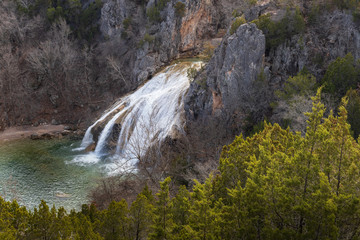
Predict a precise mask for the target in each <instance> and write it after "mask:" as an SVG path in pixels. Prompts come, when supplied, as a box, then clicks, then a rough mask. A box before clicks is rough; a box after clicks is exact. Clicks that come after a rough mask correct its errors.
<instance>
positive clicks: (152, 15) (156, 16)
mask: <svg viewBox="0 0 360 240" xmlns="http://www.w3.org/2000/svg"><path fill="white" fill-rule="evenodd" d="M146 15H147V16H148V18H149V20H150V21H151V22H160V21H161V17H160V11H159V9H158V8H157V7H156V6H151V7H149V8H148V9H147V11H146Z"/></svg>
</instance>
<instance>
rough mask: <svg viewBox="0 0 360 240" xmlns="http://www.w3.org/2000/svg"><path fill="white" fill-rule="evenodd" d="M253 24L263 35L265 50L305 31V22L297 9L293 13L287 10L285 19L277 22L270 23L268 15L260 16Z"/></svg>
mask: <svg viewBox="0 0 360 240" xmlns="http://www.w3.org/2000/svg"><path fill="white" fill-rule="evenodd" d="M253 22H254V23H255V24H256V25H257V27H258V28H259V29H261V30H262V31H263V33H264V34H265V38H266V49H267V50H270V49H271V48H274V47H277V46H278V45H280V44H282V43H283V42H285V40H286V39H289V38H291V37H292V36H294V35H296V34H301V33H302V32H304V30H305V20H304V17H303V16H302V14H301V12H300V9H299V8H296V10H295V11H294V12H291V11H290V10H287V12H286V15H285V17H284V18H282V19H281V20H280V21H279V22H274V21H272V20H271V19H270V15H262V16H260V17H259V18H258V19H256V20H254V21H253Z"/></svg>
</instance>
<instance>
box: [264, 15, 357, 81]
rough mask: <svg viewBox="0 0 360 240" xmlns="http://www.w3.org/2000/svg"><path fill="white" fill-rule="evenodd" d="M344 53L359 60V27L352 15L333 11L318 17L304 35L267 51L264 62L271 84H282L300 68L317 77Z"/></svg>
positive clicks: (294, 37)
mask: <svg viewBox="0 0 360 240" xmlns="http://www.w3.org/2000/svg"><path fill="white" fill-rule="evenodd" d="M347 53H352V55H353V56H354V57H355V58H356V59H359V57H360V31H359V27H358V26H357V24H356V23H354V21H353V16H352V15H351V14H349V13H345V12H342V11H334V12H331V13H327V14H323V15H320V16H319V18H318V19H317V21H316V22H315V23H313V24H312V25H310V26H309V27H307V30H306V32H305V33H304V34H302V35H296V36H293V37H292V38H291V39H290V40H288V41H286V42H285V43H283V44H281V45H280V46H279V47H277V48H276V49H274V50H273V51H270V53H269V55H268V56H267V58H266V61H267V62H268V63H269V65H270V66H271V76H272V78H273V82H282V81H285V80H286V79H287V78H288V77H289V76H291V75H295V74H296V73H297V72H298V71H301V70H302V69H303V68H306V69H307V70H309V71H310V72H311V73H312V74H314V75H315V76H316V77H318V78H320V77H322V76H323V74H324V72H325V70H326V68H327V66H328V65H329V64H330V63H331V62H332V61H334V60H335V59H336V58H337V57H344V56H345V55H346V54H347Z"/></svg>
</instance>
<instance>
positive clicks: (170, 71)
mask: <svg viewBox="0 0 360 240" xmlns="http://www.w3.org/2000/svg"><path fill="white" fill-rule="evenodd" d="M200 66H201V62H196V61H193V62H190V61H188V62H179V63H176V64H173V65H171V66H169V67H167V68H165V69H164V70H163V71H161V72H159V73H158V74H156V75H155V76H154V77H153V78H152V79H151V80H149V81H147V82H146V83H145V84H143V85H142V86H141V87H139V88H138V89H137V90H136V91H134V92H133V93H130V94H128V95H126V96H124V97H123V98H121V99H120V100H119V101H117V102H116V103H115V104H113V105H112V106H111V107H110V108H109V109H108V110H107V111H105V113H104V114H103V115H102V116H101V117H100V118H99V119H98V120H97V121H95V123H94V124H93V125H91V126H90V127H89V128H88V130H87V131H86V134H85V136H84V138H83V140H82V142H80V141H73V140H69V139H58V140H56V139H55V140H36V141H34V140H30V139H23V140H17V141H11V142H4V143H1V144H0V195H1V197H3V198H4V199H5V200H12V199H16V200H17V201H18V202H19V204H21V205H23V206H26V207H28V208H29V209H33V208H34V207H37V206H38V205H39V204H40V201H41V200H45V201H46V202H47V203H48V205H49V206H52V205H55V206H56V207H60V206H63V207H64V208H65V209H66V210H68V211H69V210H70V209H76V210H80V209H81V205H82V204H86V203H89V193H90V191H91V190H93V189H94V188H95V187H96V185H97V183H98V182H99V180H100V179H102V178H103V177H104V176H109V175H115V174H117V173H118V172H119V171H124V170H129V169H131V171H132V170H134V171H136V170H135V167H136V162H137V156H139V155H141V154H145V152H146V150H147V149H148V148H149V147H150V146H151V145H152V144H153V143H154V142H161V141H163V140H164V139H165V137H166V136H172V135H174V134H177V133H182V132H183V124H184V119H183V118H184V116H183V114H184V106H183V100H184V96H185V94H186V92H187V91H188V88H189V85H190V80H189V79H188V77H187V70H188V69H189V68H190V67H194V68H199V67H200ZM95 132H97V135H94V133H95ZM95 138H96V139H95ZM91 144H96V147H95V150H94V151H93V152H85V151H84V150H85V148H86V147H88V146H89V145H91Z"/></svg>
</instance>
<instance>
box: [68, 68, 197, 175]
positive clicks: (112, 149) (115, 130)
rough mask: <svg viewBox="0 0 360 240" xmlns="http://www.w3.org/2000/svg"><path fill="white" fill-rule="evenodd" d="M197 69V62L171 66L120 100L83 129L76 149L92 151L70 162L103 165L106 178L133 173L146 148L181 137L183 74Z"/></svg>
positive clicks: (186, 83)
mask: <svg viewBox="0 0 360 240" xmlns="http://www.w3.org/2000/svg"><path fill="white" fill-rule="evenodd" d="M201 65H202V63H201V62H179V63H176V64H173V65H171V66H169V67H167V68H165V69H164V70H163V71H161V72H159V73H158V74H156V75H155V76H154V77H153V78H152V79H151V80H149V81H148V82H146V83H145V84H144V85H143V86H141V87H140V88H138V89H137V90H136V91H135V92H133V93H131V94H129V95H127V96H125V97H123V98H121V99H120V100H119V101H118V102H116V103H115V104H114V105H113V106H112V107H111V108H110V109H108V110H107V111H106V112H105V113H104V114H103V115H102V116H101V117H100V118H99V119H98V120H97V121H95V123H94V124H92V125H91V126H90V127H89V128H88V129H87V131H86V133H85V136H84V138H83V140H82V143H81V147H80V148H79V149H77V150H84V149H86V148H87V147H88V146H90V145H92V144H94V145H95V146H96V147H95V150H94V151H93V152H90V153H86V154H83V155H80V156H78V157H77V158H75V159H74V160H73V162H75V163H78V164H83V165H91V164H96V163H99V162H103V166H104V168H105V169H106V172H107V173H108V174H109V175H115V174H117V173H119V172H123V171H136V162H137V161H138V157H139V156H142V155H144V154H145V153H146V151H147V149H148V148H149V147H150V146H152V145H153V144H155V143H158V142H161V141H163V140H164V139H165V138H166V137H167V136H173V135H175V134H177V133H183V125H184V105H183V103H184V96H185V94H186V92H187V90H188V88H189V86H190V80H189V78H188V76H187V70H188V69H189V68H195V69H198V68H200V67H201ZM95 132H96V133H97V136H96V139H97V140H95V137H94V133H95Z"/></svg>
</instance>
